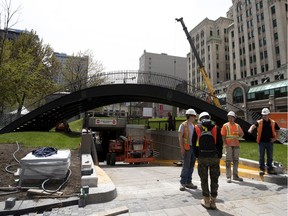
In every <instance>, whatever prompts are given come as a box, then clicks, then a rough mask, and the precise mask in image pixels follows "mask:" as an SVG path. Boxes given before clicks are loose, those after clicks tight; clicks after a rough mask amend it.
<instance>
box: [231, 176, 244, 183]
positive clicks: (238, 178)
mask: <svg viewBox="0 0 288 216" xmlns="http://www.w3.org/2000/svg"><path fill="white" fill-rule="evenodd" d="M233 180H235V181H241V182H242V181H243V178H240V177H239V176H238V175H235V176H233Z"/></svg>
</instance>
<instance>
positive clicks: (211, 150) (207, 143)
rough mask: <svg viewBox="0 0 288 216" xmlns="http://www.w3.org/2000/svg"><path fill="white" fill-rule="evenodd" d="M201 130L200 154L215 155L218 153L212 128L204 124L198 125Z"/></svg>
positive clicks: (203, 155)
mask: <svg viewBox="0 0 288 216" xmlns="http://www.w3.org/2000/svg"><path fill="white" fill-rule="evenodd" d="M198 127H199V128H200V130H201V134H200V137H199V156H200V157H201V156H202V157H213V156H214V155H215V154H216V153H217V149H216V145H215V140H214V137H213V135H212V133H211V129H212V128H210V130H208V129H207V127H204V126H202V125H199V126H198Z"/></svg>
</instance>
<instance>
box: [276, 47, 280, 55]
mask: <svg viewBox="0 0 288 216" xmlns="http://www.w3.org/2000/svg"><path fill="white" fill-rule="evenodd" d="M275 52H276V54H277V55H279V54H280V49H279V46H277V47H275Z"/></svg>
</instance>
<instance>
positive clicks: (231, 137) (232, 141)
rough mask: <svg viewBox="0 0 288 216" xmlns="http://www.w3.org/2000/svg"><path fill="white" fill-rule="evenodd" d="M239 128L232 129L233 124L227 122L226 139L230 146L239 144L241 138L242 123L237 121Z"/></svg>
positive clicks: (225, 125)
mask: <svg viewBox="0 0 288 216" xmlns="http://www.w3.org/2000/svg"><path fill="white" fill-rule="evenodd" d="M235 125H236V127H237V130H236V131H234V130H231V129H232V128H230V127H229V126H231V125H230V124H229V123H225V124H224V127H226V136H225V140H226V143H227V145H228V146H239V145H240V143H239V138H240V125H238V124H237V123H235Z"/></svg>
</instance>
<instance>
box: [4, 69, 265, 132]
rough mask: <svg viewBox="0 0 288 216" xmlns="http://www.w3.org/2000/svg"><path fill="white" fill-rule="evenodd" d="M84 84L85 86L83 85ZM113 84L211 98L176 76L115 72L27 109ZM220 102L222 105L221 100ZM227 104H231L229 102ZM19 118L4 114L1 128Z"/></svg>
mask: <svg viewBox="0 0 288 216" xmlns="http://www.w3.org/2000/svg"><path fill="white" fill-rule="evenodd" d="M79 83H80V84H79ZM83 83H85V84H84V85H83ZM113 84H137V85H141V84H143V85H154V86H160V87H165V88H168V89H172V90H176V91H180V92H182V93H185V94H188V95H191V96H193V97H196V98H199V99H201V100H206V96H210V94H209V92H207V91H206V90H203V89H199V88H198V87H196V86H194V85H191V84H189V83H188V82H187V80H184V79H180V78H179V77H176V76H172V75H166V74H163V73H155V72H146V71H113V72H101V73H97V74H96V75H93V76H89V77H88V78H86V79H85V80H84V79H83V80H78V81H76V82H75V83H72V84H69V85H68V86H64V87H63V88H61V89H58V90H57V91H55V92H53V93H51V94H49V95H47V96H45V97H43V98H41V99H40V100H38V101H35V102H33V103H31V104H30V105H27V106H26V109H27V110H29V111H33V110H34V109H36V108H38V107H41V106H43V105H45V104H46V103H48V102H51V101H52V100H55V99H57V98H59V97H63V96H65V95H67V94H70V93H73V92H74V91H78V90H81V88H82V89H83V88H88V87H93V86H100V85H113ZM219 100H220V103H221V99H219ZM211 101H213V100H211ZM225 103H226V104H229V103H227V102H225ZM229 105H230V106H232V107H234V108H235V109H236V110H241V111H243V113H244V112H246V114H247V115H249V118H248V119H251V120H256V119H259V118H260V117H261V116H260V115H259V114H257V113H254V112H252V111H251V110H249V109H246V108H245V109H244V108H242V107H238V106H237V105H235V104H229ZM222 108H223V109H225V108H226V106H223V107H222ZM19 117H21V115H17V114H11V113H9V112H8V114H3V115H2V116H0V128H1V127H4V126H6V125H8V124H10V123H11V122H12V121H15V120H16V119H17V118H19Z"/></svg>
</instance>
